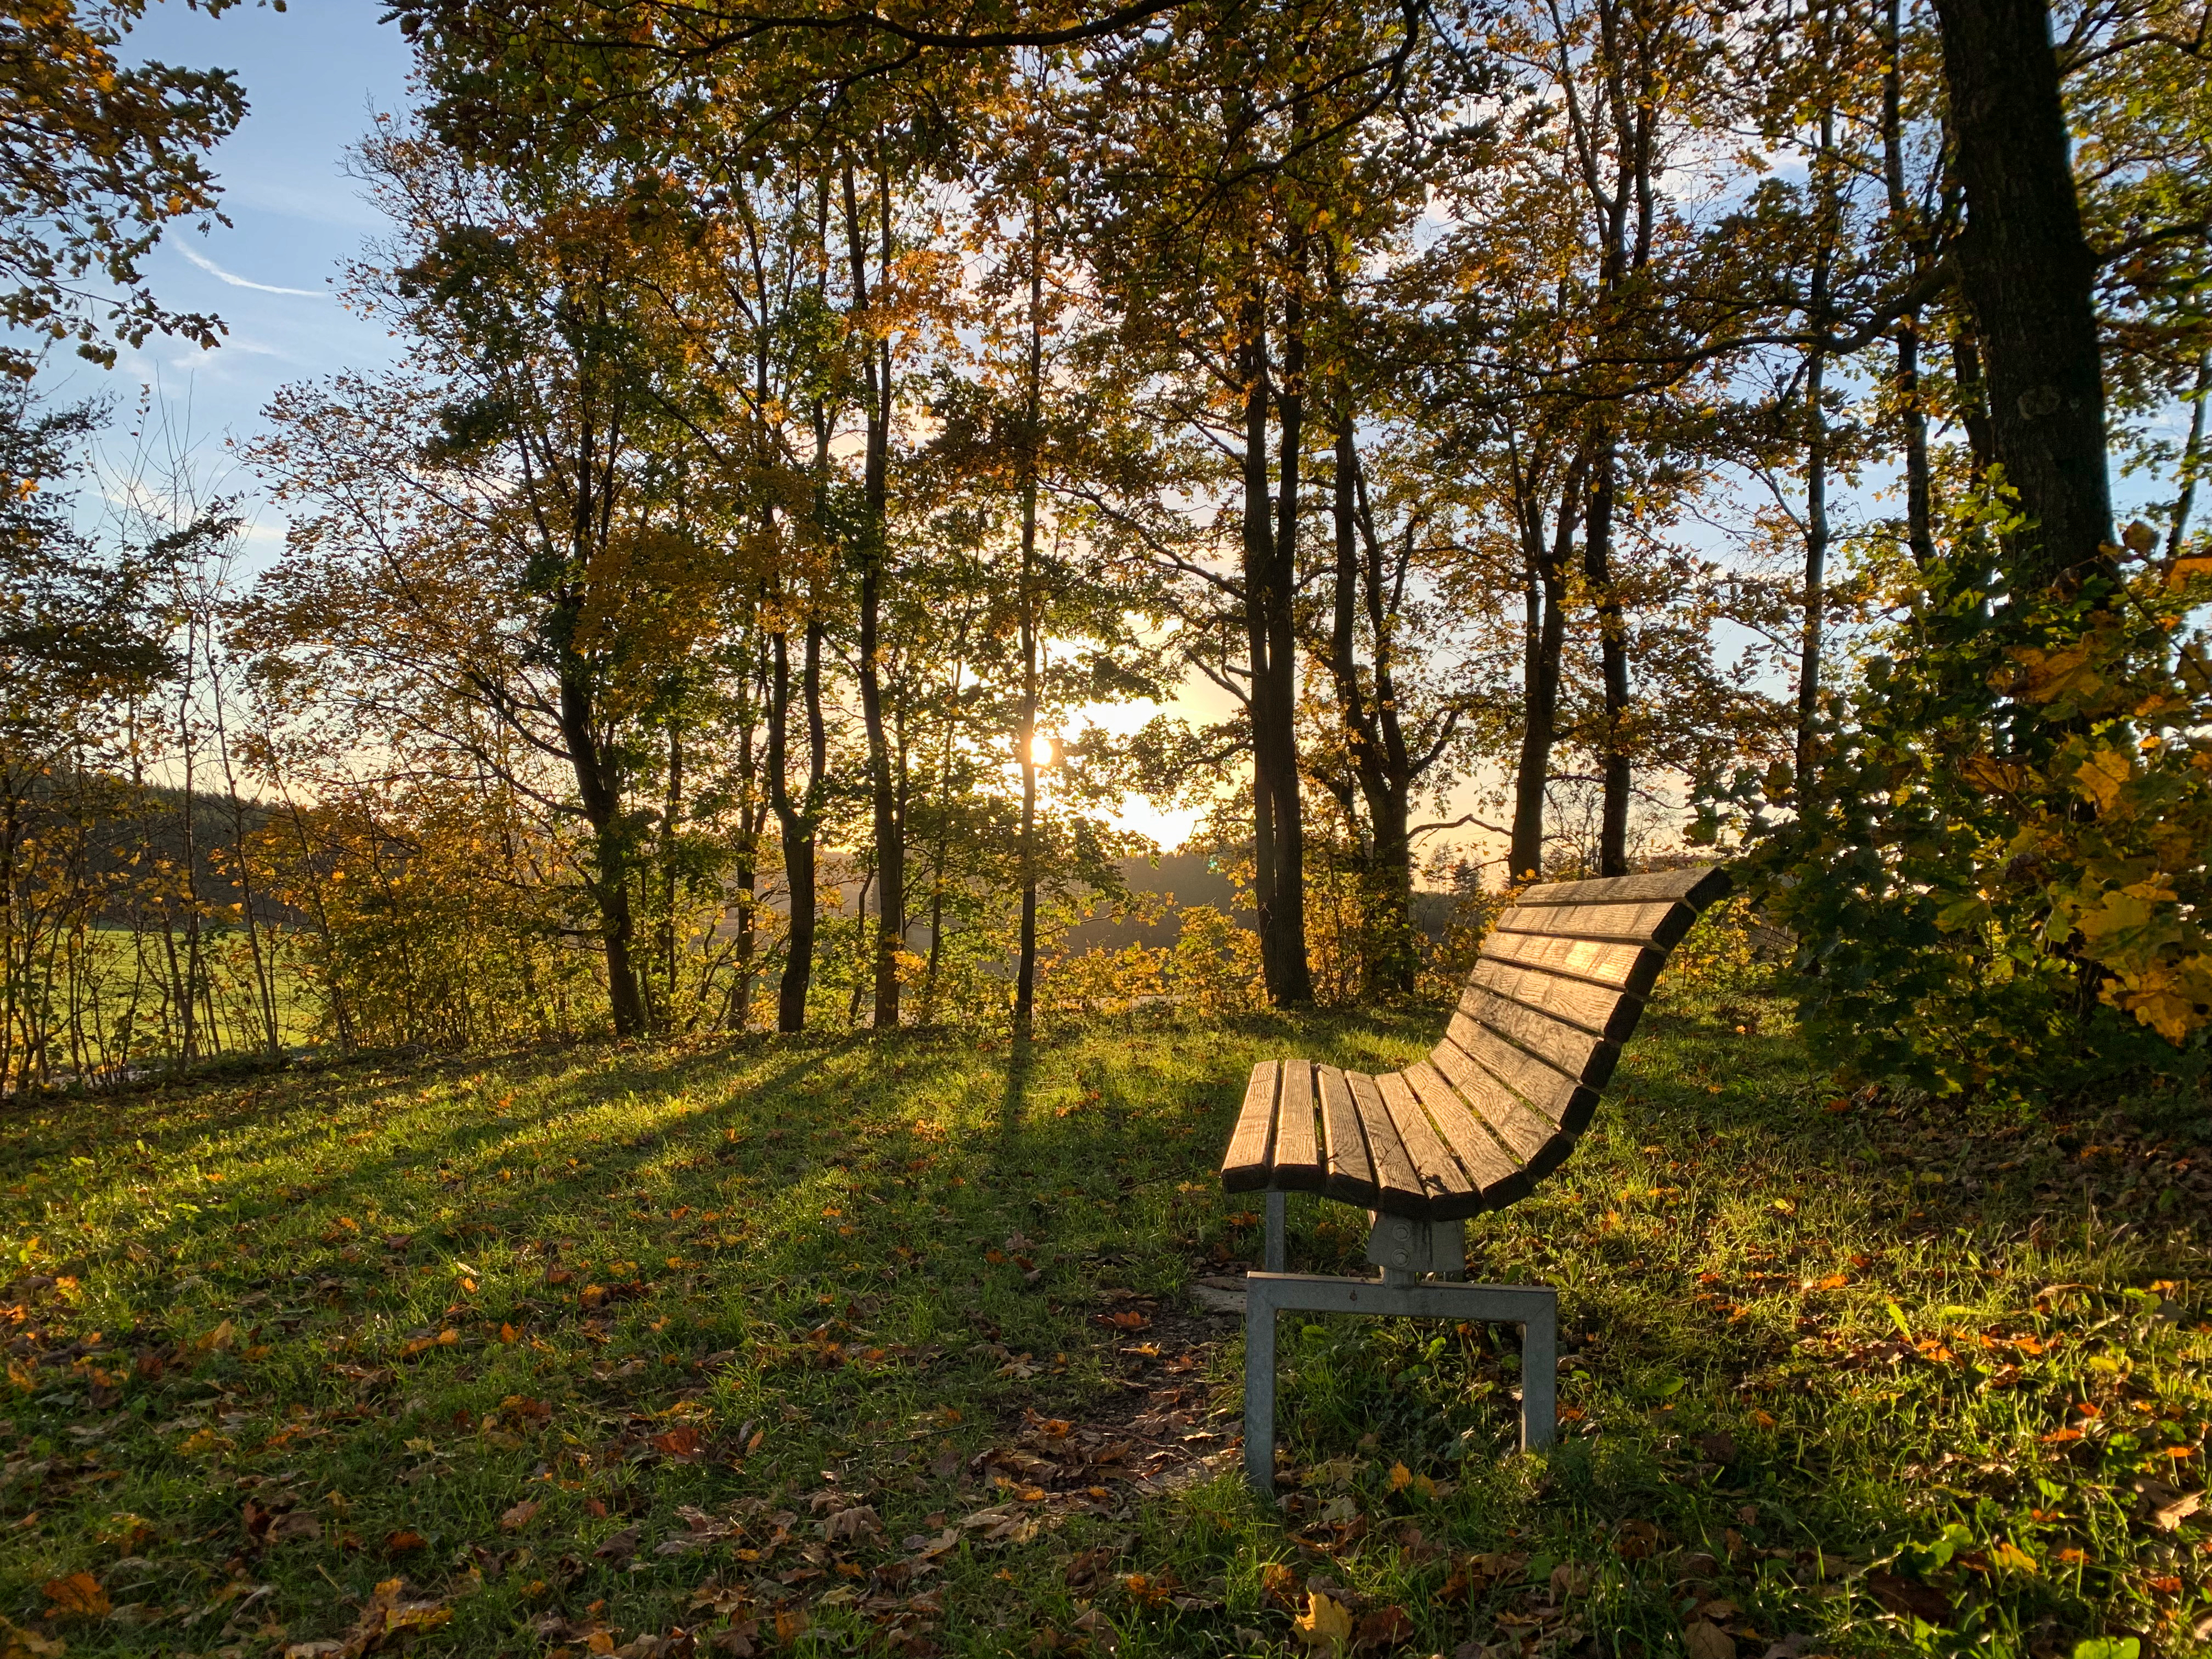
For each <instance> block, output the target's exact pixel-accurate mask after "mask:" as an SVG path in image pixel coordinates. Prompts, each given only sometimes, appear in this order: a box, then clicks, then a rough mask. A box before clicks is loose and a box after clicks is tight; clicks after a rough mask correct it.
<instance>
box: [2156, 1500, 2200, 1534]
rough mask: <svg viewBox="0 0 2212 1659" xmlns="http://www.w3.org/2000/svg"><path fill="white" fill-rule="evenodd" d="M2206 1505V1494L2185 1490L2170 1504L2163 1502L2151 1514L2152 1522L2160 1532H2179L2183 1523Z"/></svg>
mask: <svg viewBox="0 0 2212 1659" xmlns="http://www.w3.org/2000/svg"><path fill="white" fill-rule="evenodd" d="M2203 1507H2204V1494H2203V1492H2183V1493H2182V1494H2181V1495H2180V1496H2179V1498H2175V1499H2173V1501H2172V1502H2171V1503H2168V1504H2160V1505H2159V1506H2158V1507H2157V1508H2156V1509H2154V1510H2152V1511H2151V1514H2150V1518H2151V1521H2152V1523H2153V1524H2154V1525H2155V1526H2156V1527H2157V1528H2158V1529H2159V1530H2160V1532H2177V1531H2179V1529H2180V1527H2181V1523H2182V1522H2185V1521H2186V1520H2187V1519H2189V1517H2190V1516H2192V1515H2194V1514H2196V1513H2197V1510H2201V1509H2203Z"/></svg>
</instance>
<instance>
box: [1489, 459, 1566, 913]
mask: <svg viewBox="0 0 2212 1659" xmlns="http://www.w3.org/2000/svg"><path fill="white" fill-rule="evenodd" d="M1583 474H1584V468H1583V458H1582V457H1581V456H1580V455H1577V456H1576V457H1575V459H1574V462H1573V464H1572V465H1571V466H1569V468H1568V469H1567V477H1566V482H1565V485H1564V486H1563V487H1562V488H1561V489H1560V491H1559V520H1558V522H1557V523H1556V524H1555V525H1554V526H1553V533H1552V537H1551V544H1550V547H1549V548H1548V549H1547V547H1546V545H1545V537H1544V525H1543V515H1542V509H1541V507H1539V505H1538V503H1537V498H1536V495H1535V494H1534V490H1533V489H1530V490H1529V491H1528V500H1527V501H1526V502H1525V504H1524V506H1523V520H1524V521H1523V524H1522V556H1523V557H1525V558H1526V559H1527V561H1528V580H1529V610H1530V612H1531V615H1530V618H1529V629H1528V648H1527V652H1526V653H1525V662H1524V665H1523V668H1522V723H1521V753H1520V757H1519V759H1518V762H1517V763H1516V767H1515V769H1514V776H1513V836H1512V841H1511V844H1510V848H1509V849H1508V852H1507V856H1506V878H1507V879H1508V880H1509V881H1515V882H1523V881H1534V880H1535V879H1537V878H1540V877H1541V876H1542V875H1543V873H1544V806H1545V801H1546V797H1547V792H1548V790H1549V788H1550V786H1551V781H1552V745H1553V743H1554V742H1555V741H1556V740H1557V738H1558V735H1559V659H1560V657H1561V655H1562V654H1563V653H1564V652H1565V649H1566V642H1567V593H1566V585H1567V557H1568V555H1569V553H1570V552H1571V550H1572V549H1573V547H1574V538H1575V531H1576V528H1577V525H1578V523H1579V522H1580V519H1581V509H1582V497H1583Z"/></svg>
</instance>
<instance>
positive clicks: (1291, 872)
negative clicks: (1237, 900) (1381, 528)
mask: <svg viewBox="0 0 2212 1659" xmlns="http://www.w3.org/2000/svg"><path fill="white" fill-rule="evenodd" d="M1305 377H1306V338H1305V316H1304V307H1303V306H1302V304H1301V303H1300V301H1299V300H1298V298H1297V295H1291V299H1290V301H1289V303H1288V305H1287V307H1285V323H1284V329H1283V378H1282V386H1281V388H1280V390H1279V395H1278V397H1277V399H1276V409H1277V413H1276V428H1277V448H1276V463H1275V465H1276V473H1277V478H1278V483H1279V489H1280V492H1281V493H1280V495H1279V496H1278V497H1277V501H1276V513H1277V521H1276V527H1275V533H1274V536H1273V538H1272V539H1273V547H1272V548H1271V549H1270V551H1271V553H1272V554H1273V558H1272V560H1271V565H1272V569H1271V572H1270V574H1269V577H1268V581H1267V673H1268V676H1269V678H1272V679H1273V682H1274V689H1273V695H1272V696H1270V697H1269V698H1268V704H1269V707H1270V708H1272V709H1273V712H1274V720H1273V724H1272V726H1271V727H1270V730H1269V732H1268V733H1267V741H1269V742H1270V743H1271V744H1272V745H1273V751H1274V757H1273V763H1272V764H1271V765H1270V766H1269V767H1268V773H1269V775H1270V778H1271V780H1272V781H1273V789H1274V805H1275V903H1274V909H1273V914H1272V915H1267V916H1264V917H1262V919H1261V926H1262V927H1264V928H1265V929H1266V930H1267V933H1268V934H1269V936H1270V939H1269V943H1270V944H1271V945H1272V946H1273V954H1274V957H1275V961H1276V967H1277V973H1278V975H1279V986H1280V987H1281V988H1280V990H1279V993H1278V994H1277V995H1276V998H1275V1000H1276V1002H1277V1004H1278V1005H1279V1006H1283V1007H1295V1006H1299V1005H1302V1004H1304V1003H1309V1002H1311V1001H1312V1000H1313V974H1312V970H1311V969H1310V966H1309V964H1308V963H1307V961H1306V883H1305V809H1304V802H1303V801H1302V799H1300V795H1299V780H1298V737H1297V708H1298V680H1297V615H1296V610H1295V607H1296V603H1297V564H1298V483H1299V478H1298V463H1299V459H1300V456H1301V454H1302V453H1303V450H1304V442H1305ZM1263 440H1264V435H1263ZM1262 453H1263V454H1264V453H1265V452H1264V451H1262ZM1261 483H1262V485H1263V487H1264V485H1265V483H1266V477H1265V465H1264V463H1263V464H1262V469H1261Z"/></svg>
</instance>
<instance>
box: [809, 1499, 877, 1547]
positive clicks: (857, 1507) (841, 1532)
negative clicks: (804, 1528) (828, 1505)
mask: <svg viewBox="0 0 2212 1659" xmlns="http://www.w3.org/2000/svg"><path fill="white" fill-rule="evenodd" d="M883 1529H884V1523H883V1521H882V1519H881V1518H880V1517H879V1516H878V1515H877V1514H876V1511H875V1507H874V1505H872V1504H854V1506H853V1507H852V1508H851V1509H849V1510H838V1511H837V1513H836V1514H835V1515H833V1516H830V1517H829V1519H828V1520H827V1521H824V1522H823V1523H822V1536H823V1538H824V1539H825V1540H827V1541H829V1542H830V1543H832V1544H836V1543H842V1542H849V1541H852V1540H854V1539H860V1538H866V1537H868V1536H869V1535H870V1534H874V1533H879V1532H881V1531H882V1530H883Z"/></svg>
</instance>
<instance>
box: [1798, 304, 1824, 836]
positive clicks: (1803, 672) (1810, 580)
mask: <svg viewBox="0 0 2212 1659" xmlns="http://www.w3.org/2000/svg"><path fill="white" fill-rule="evenodd" d="M1825 325H1826V324H1825V319H1823V321H1822V322H1821V323H1820V324H1816V325H1815V326H1825ZM1827 368H1828V358H1827V354H1826V353H1825V352H1823V351H1820V350H1818V349H1816V350H1814V352H1813V354H1812V362H1810V363H1808V365H1807V366H1806V369H1805V407H1806V416H1807V418H1808V420H1809V421H1810V422H1811V423H1812V431H1811V434H1810V435H1809V437H1808V441H1807V443H1806V447H1805V596H1804V605H1805V616H1804V630H1803V633H1802V635H1801V636H1800V638H1799V640H1798V646H1797V799H1798V803H1799V805H1800V807H1801V808H1802V806H1803V805H1804V804H1805V803H1806V802H1807V801H1808V800H1809V799H1811V790H1812V787H1813V773H1814V766H1815V764H1816V763H1817V760H1818V757H1817V755H1816V753H1815V751H1814V736H1813V722H1814V720H1815V719H1816V718H1818V716H1819V714H1820V643H1821V639H1820V635H1821V623H1822V622H1823V620H1824V615H1823V613H1824V612H1825V611H1826V609H1827V602H1828V601H1827V591H1828V590H1827V582H1828V420H1827V411H1826V410H1823V409H1822V408H1821V407H1820V397H1821V394H1822V392H1824V391H1825V390H1826V386H1827Z"/></svg>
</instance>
